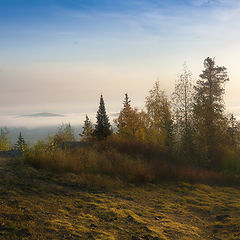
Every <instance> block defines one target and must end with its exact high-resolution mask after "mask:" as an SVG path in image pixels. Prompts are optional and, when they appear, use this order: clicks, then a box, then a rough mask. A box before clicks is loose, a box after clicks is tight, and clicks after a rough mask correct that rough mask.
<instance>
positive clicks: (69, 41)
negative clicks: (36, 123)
mask: <svg viewBox="0 0 240 240" xmlns="http://www.w3.org/2000/svg"><path fill="white" fill-rule="evenodd" d="M239 29H240V1H239V0H182V1H180V0H0V114H26V113H34V112H55V113H66V114H72V113H85V112H94V111H96V109H97V108H98V104H99V97H100V94H103V96H104V100H105V104H106V108H107V110H109V111H111V112H114V111H119V110H120V108H121V106H122V101H123V98H124V94H125V92H128V94H129V96H130V98H131V99H132V105H133V106H137V107H139V108H143V107H144V101H145V97H146V96H147V94H148V91H149V90H150V89H151V87H152V86H153V84H154V82H155V81H156V80H159V81H160V85H161V86H162V89H163V90H165V91H166V93H167V94H168V95H169V96H170V95H171V92H172V91H173V90H174V84H175V81H176V79H177V76H178V75H179V74H180V73H181V71H182V65H183V63H184V62H186V63H187V65H188V68H189V69H190V70H191V71H192V73H193V76H194V79H195V80H197V79H198V76H199V74H200V73H201V71H202V70H203V61H204V59H205V58H206V57H208V56H209V57H215V59H216V63H217V65H219V66H225V67H227V69H228V73H229V77H230V81H229V82H228V83H227V84H226V99H225V100H226V104H227V107H228V109H229V111H233V112H234V113H235V114H236V115H240V99H239V89H240V71H239V67H240V54H239V53H240V31H239ZM0 119H1V118H0ZM0 123H1V121H0Z"/></svg>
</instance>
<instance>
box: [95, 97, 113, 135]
mask: <svg viewBox="0 0 240 240" xmlns="http://www.w3.org/2000/svg"><path fill="white" fill-rule="evenodd" d="M96 118H97V123H96V125H95V129H94V133H93V134H94V136H96V137H97V138H99V139H101V138H106V137H107V136H109V135H111V133H112V131H111V124H110V122H109V117H108V115H107V113H106V109H105V104H104V100H103V96H102V95H101V97H100V104H99V108H98V111H97V117H96Z"/></svg>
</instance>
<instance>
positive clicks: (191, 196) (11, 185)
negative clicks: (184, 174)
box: [0, 160, 240, 240]
mask: <svg viewBox="0 0 240 240" xmlns="http://www.w3.org/2000/svg"><path fill="white" fill-rule="evenodd" d="M84 176H85V177H86V178H88V176H87V175H83V174H74V173H66V174H64V173H54V172H49V171H45V170H41V169H40V170H36V169H34V168H32V167H30V166H29V165H25V164H23V163H21V162H20V161H16V160H9V161H5V162H2V161H0V239H1V240H18V239H25V240H30V239H31V240H37V239H38V240H45V239H49V240H50V239H51V240H52V239H69V240H76V239H83V240H86V239H106V240H109V239H112V240H125V239H126V240H132V239H138V240H139V239H140V240H144V239H145V240H146V239H150V240H160V239H164V240H171V239H176V240H178V239H179V240H180V239H181V240H182V239H185V240H187V239H189V240H190V239H191V240H193V239H222V240H225V239H233V240H234V239H235V240H237V239H240V234H239V233H240V204H239V194H240V189H239V188H237V187H223V186H221V187H220V186H214V185H213V186H209V185H204V184H189V183H183V182H178V183H169V182H165V183H162V184H158V185H153V184H145V185H141V186H136V185H131V184H128V185H125V186H122V185H119V187H118V188H116V185H115V187H114V188H113V189H112V190H107V189H106V188H104V189H102V190H101V189H99V188H98V186H95V184H96V183H97V182H98V181H103V176H101V175H96V176H97V177H96V179H95V180H93V181H92V184H93V185H92V188H89V186H87V187H86V186H85V185H84V184H82V183H83V182H86V181H89V180H90V179H93V178H90V179H87V180H86V179H82V178H84ZM98 177H100V179H98ZM105 177H106V176H105ZM105 177H104V178H105ZM107 182H109V181H107ZM89 183H90V182H89ZM121 184H122V183H121Z"/></svg>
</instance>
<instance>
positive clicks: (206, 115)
mask: <svg viewBox="0 0 240 240" xmlns="http://www.w3.org/2000/svg"><path fill="white" fill-rule="evenodd" d="M204 68H205V69H204V70H203V72H202V74H200V79H199V80H198V81H197V84H196V86H195V87H194V88H195V92H196V93H195V96H194V100H195V101H194V120H195V127H196V129H197V132H198V146H199V147H200V149H199V153H202V160H203V162H202V163H203V165H204V166H209V165H210V163H211V162H212V161H213V160H214V159H216V152H217V151H218V150H221V146H218V145H219V143H220V139H221V138H222V136H223V133H222V132H223V131H222V126H223V125H224V124H223V122H226V121H225V118H224V114H223V113H224V108H225V106H224V101H223V95H224V92H225V89H224V83H225V82H227V81H229V78H228V76H227V71H226V68H225V67H219V66H216V64H215V60H214V59H212V58H209V57H208V58H206V59H205V60H204Z"/></svg>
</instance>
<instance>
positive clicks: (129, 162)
mask: <svg viewBox="0 0 240 240" xmlns="http://www.w3.org/2000/svg"><path fill="white" fill-rule="evenodd" d="M110 144H111V145H110ZM116 144H118V146H116ZM134 144H136V143H134ZM113 145H114V146H113ZM125 145H126V146H125ZM128 147H129V146H128V144H126V143H122V142H114V141H111V142H104V143H100V144H98V145H97V146H93V147H91V148H89V147H88V148H82V149H78V150H75V151H66V150H65V151H63V150H57V151H56V152H53V153H50V152H44V151H30V152H28V153H26V154H25V156H24V162H26V163H28V164H31V165H32V166H34V167H35V168H37V169H39V168H41V169H47V170H51V171H54V172H72V173H77V174H78V175H79V176H81V177H82V179H83V180H84V179H85V180H86V184H88V182H89V181H90V182H91V181H98V185H101V183H102V186H103V187H104V186H105V185H108V184H107V182H108V181H109V182H111V184H112V182H117V183H119V182H123V183H139V184H142V183H159V182H161V181H163V180H168V181H169V180H170V181H187V182H192V183H193V182H198V183H224V182H226V181H227V180H228V179H227V178H226V177H225V176H223V174H221V173H219V172H214V171H210V170H204V169H200V168H196V167H194V166H191V165H183V164H180V163H177V162H174V161H173V160H171V158H170V159H166V154H163V157H161V154H160V152H161V151H160V152H158V155H154V156H155V157H154V158H152V156H151V157H149V158H147V157H146V156H145V154H146V153H147V151H150V148H149V146H147V147H146V148H142V154H138V155H137V154H135V150H134V148H133V149H132V148H129V149H128ZM138 147H139V146H138ZM139 149H141V148H139ZM146 149H148V150H146ZM143 153H144V154H143ZM96 178H97V180H95V179H96ZM117 185H119V184H117Z"/></svg>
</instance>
